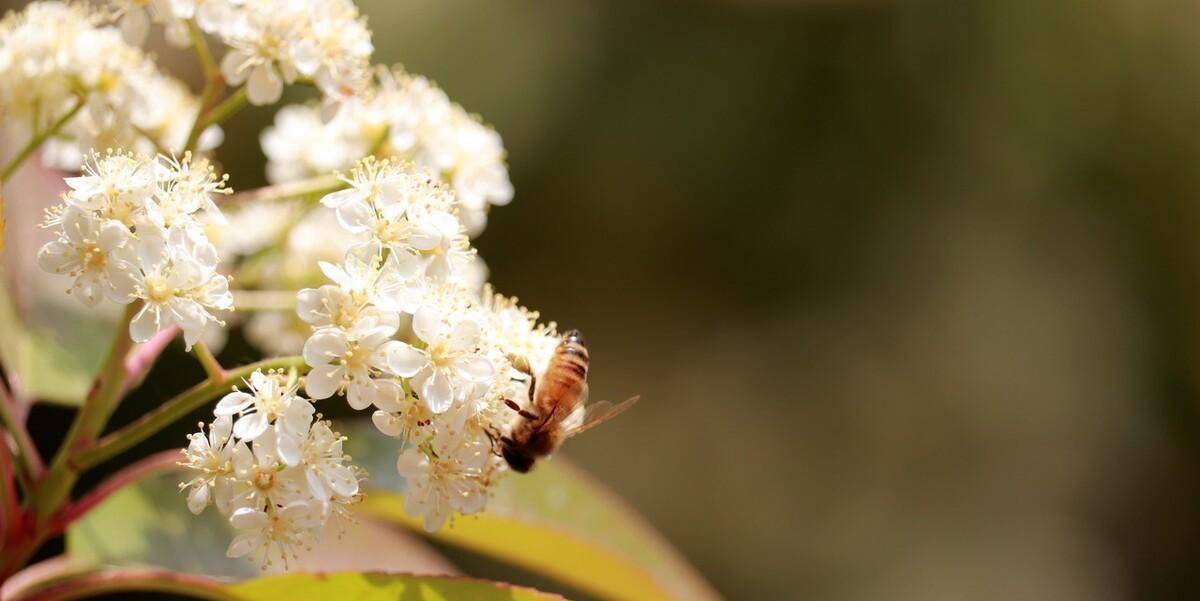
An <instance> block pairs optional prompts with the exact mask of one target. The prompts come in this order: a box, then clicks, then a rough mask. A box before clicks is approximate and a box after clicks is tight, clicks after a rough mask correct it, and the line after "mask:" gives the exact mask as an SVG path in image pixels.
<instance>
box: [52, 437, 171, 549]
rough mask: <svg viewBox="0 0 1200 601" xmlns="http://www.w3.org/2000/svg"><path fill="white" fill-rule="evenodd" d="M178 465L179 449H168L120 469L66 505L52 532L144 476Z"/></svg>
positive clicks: (61, 528) (64, 527)
mask: <svg viewBox="0 0 1200 601" xmlns="http://www.w3.org/2000/svg"><path fill="white" fill-rule="evenodd" d="M178 463H179V449H169V450H166V451H161V452H158V453H155V454H153V455H150V456H149V457H145V458H143V459H141V460H138V461H136V462H134V463H131V464H129V465H127V466H125V467H123V468H121V470H120V471H118V472H117V473H115V474H113V475H111V476H109V477H108V478H106V479H105V480H104V481H103V482H101V483H100V484H99V485H97V486H96V488H93V489H92V490H91V491H89V492H88V493H87V494H85V495H84V496H83V497H81V498H80V499H79V500H78V501H75V502H74V503H70V504H68V505H67V506H66V507H65V508H64V509H63V512H62V514H61V515H60V516H59V517H58V519H56V520H55V523H54V527H53V530H54V531H55V532H61V531H63V530H65V529H66V527H67V526H70V525H71V523H73V522H74V521H75V520H78V519H79V518H81V517H83V516H84V515H86V514H87V512H89V511H91V510H92V509H93V508H95V507H96V506H97V505H99V504H100V503H101V502H102V501H104V500H105V499H107V498H108V497H109V496H111V495H112V494H113V493H115V492H117V491H118V490H120V489H122V488H124V487H125V486H128V485H130V484H133V483H135V482H137V481H139V480H141V479H142V478H145V477H146V476H150V475H152V474H156V473H158V472H161V471H165V470H168V469H171V468H174V467H176V465H178Z"/></svg>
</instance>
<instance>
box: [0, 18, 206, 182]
mask: <svg viewBox="0 0 1200 601" xmlns="http://www.w3.org/2000/svg"><path fill="white" fill-rule="evenodd" d="M104 19H105V15H104V14H103V13H100V12H98V11H96V10H95V9H92V8H90V7H88V6H87V5H84V4H67V3H63V2H35V3H33V4H30V5H29V6H28V7H26V8H25V9H24V10H22V11H20V12H14V13H9V14H8V15H6V16H5V17H4V19H3V20H0V106H3V107H4V113H5V115H4V116H5V125H7V126H10V127H13V128H14V132H15V133H16V134H17V135H20V136H24V137H29V136H32V135H34V134H35V133H36V132H40V131H45V130H46V129H47V128H48V127H50V126H51V124H53V123H55V122H57V121H58V120H59V119H62V118H65V117H67V116H68V115H69V114H70V111H71V110H72V108H73V107H74V106H75V105H76V104H78V103H82V105H81V106H82V108H80V109H79V111H78V113H76V114H75V115H74V116H73V117H71V118H70V120H69V121H67V123H66V124H65V125H64V126H63V127H62V128H61V130H60V131H59V132H58V133H57V134H56V135H55V136H54V137H53V138H52V139H51V140H50V141H49V142H48V143H47V144H46V147H45V149H44V152H43V158H44V160H45V161H46V162H47V163H48V164H50V165H53V166H56V167H60V168H63V169H69V170H74V169H77V168H78V167H79V165H80V163H81V161H82V159H83V158H84V154H85V153H86V152H87V151H88V150H89V149H91V148H126V149H130V150H135V151H138V152H146V153H150V152H154V151H155V149H156V148H159V147H161V148H167V149H175V150H178V149H181V148H182V146H183V144H184V142H185V140H186V138H187V135H188V132H189V130H190V128H191V126H192V122H193V121H194V119H195V117H196V115H197V113H198V112H199V110H200V103H199V101H198V100H197V99H196V98H195V97H194V96H193V95H192V94H191V93H190V92H189V91H188V89H187V88H186V87H185V86H184V85H183V84H182V83H180V82H179V81H177V80H175V79H174V78H171V77H169V76H167V75H165V74H163V73H162V72H160V71H159V70H158V68H157V67H156V66H155V64H154V62H153V61H152V60H151V59H150V57H148V56H147V55H146V54H145V53H143V52H142V51H141V50H140V49H138V48H136V47H133V46H130V45H129V44H127V43H126V42H125V41H124V40H123V39H122V37H121V34H120V33H119V32H118V31H117V30H116V29H114V28H113V27H109V26H105V25H103V22H104ZM220 137H221V136H220V131H219V129H212V130H209V131H208V132H207V135H206V136H205V137H204V138H203V141H204V142H205V143H206V144H207V145H208V147H211V146H214V145H215V144H216V143H218V142H219V140H220Z"/></svg>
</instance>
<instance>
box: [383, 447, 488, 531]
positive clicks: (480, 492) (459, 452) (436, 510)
mask: <svg viewBox="0 0 1200 601" xmlns="http://www.w3.org/2000/svg"><path fill="white" fill-rule="evenodd" d="M428 451H429V452H426V451H425V450H422V449H418V448H409V449H407V450H405V451H404V452H403V453H401V454H400V458H399V459H398V460H397V461H396V470H397V471H398V472H399V473H400V475H401V476H404V478H405V480H406V483H407V488H406V490H405V492H404V511H405V512H407V513H409V514H411V515H414V516H420V517H422V518H423V525H424V527H425V530H427V531H429V532H433V531H436V530H437V529H438V528H441V527H442V525H443V524H445V523H446V520H447V519H448V518H449V517H450V514H451V513H452V512H454V511H458V512H460V513H464V514H466V513H475V512H477V511H480V510H481V509H483V507H484V505H485V504H486V503H487V488H486V486H485V483H484V475H485V470H486V468H487V463H488V457H489V455H490V451H489V450H488V445H487V443H484V442H481V441H479V440H477V439H476V440H459V439H456V438H451V437H449V436H438V437H435V438H434V440H433V442H432V444H431V446H430V448H429V449H428Z"/></svg>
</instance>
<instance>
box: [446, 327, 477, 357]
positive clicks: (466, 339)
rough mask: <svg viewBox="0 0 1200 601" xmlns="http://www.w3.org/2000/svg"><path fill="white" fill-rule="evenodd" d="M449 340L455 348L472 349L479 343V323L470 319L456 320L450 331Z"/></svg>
mask: <svg viewBox="0 0 1200 601" xmlns="http://www.w3.org/2000/svg"><path fill="white" fill-rule="evenodd" d="M449 342H450V345H451V346H452V347H454V348H456V349H463V350H471V349H474V348H475V346H476V345H477V344H478V343H479V324H477V323H475V321H474V320H470V319H468V320H465V321H460V322H458V323H457V324H455V326H454V329H453V330H451V331H450V337H449Z"/></svg>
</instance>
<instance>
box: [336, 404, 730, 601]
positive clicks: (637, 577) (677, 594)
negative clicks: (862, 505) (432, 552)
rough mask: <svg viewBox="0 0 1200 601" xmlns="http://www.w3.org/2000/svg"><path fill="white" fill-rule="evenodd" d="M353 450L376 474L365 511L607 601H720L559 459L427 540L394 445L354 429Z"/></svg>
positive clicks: (627, 512)
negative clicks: (409, 503) (408, 502)
mask: <svg viewBox="0 0 1200 601" xmlns="http://www.w3.org/2000/svg"><path fill="white" fill-rule="evenodd" d="M349 430H350V431H349V432H347V436H348V437H349V440H348V444H349V445H350V448H349V452H350V453H351V454H353V455H354V457H355V460H356V461H358V462H360V463H361V464H363V465H364V466H366V467H367V468H368V469H370V470H371V480H370V481H369V482H368V484H369V485H370V486H371V489H370V490H368V493H367V497H366V500H365V501H364V503H363V506H362V507H361V509H360V513H364V514H367V515H373V516H375V517H377V518H381V519H385V520H388V521H391V522H395V523H397V524H401V525H403V526H405V527H407V528H410V529H412V530H414V531H417V532H420V533H421V534H423V535H425V536H428V537H429V538H432V539H433V540H436V541H440V542H443V543H446V544H450V545H454V546H457V547H461V548H464V549H468V550H470V551H474V552H476V553H480V554H482V555H486V556H488V557H491V558H493V559H496V560H499V561H501V562H505V563H509V564H512V565H516V566H520V567H522V568H525V569H527V570H530V571H533V572H537V573H539V574H542V575H545V576H548V577H551V578H554V579H556V580H558V581H560V582H563V583H564V584H567V585H570V586H573V587H575V588H577V589H579V590H581V591H584V592H587V593H590V594H593V595H596V596H598V597H601V598H606V599H647V600H650V599H716V598H718V595H717V594H716V593H715V592H714V591H713V590H712V588H711V587H710V586H709V585H708V584H707V583H706V582H705V581H704V580H703V578H701V577H700V576H699V575H698V574H697V573H696V571H695V570H694V569H693V568H692V567H691V566H690V565H689V564H688V563H687V562H686V561H685V560H684V559H683V558H682V556H681V555H680V554H679V552H678V551H676V550H675V549H674V548H672V547H671V546H670V544H668V543H667V542H666V541H665V540H664V539H663V537H662V536H661V535H660V534H659V533H658V532H656V531H655V530H654V529H653V527H651V526H650V525H649V524H648V523H647V522H646V521H645V519H644V518H642V517H641V516H639V515H638V514H637V513H636V512H634V511H633V509H631V508H630V507H629V506H628V505H627V504H626V503H625V502H623V501H622V500H621V499H619V498H618V497H616V496H615V495H614V494H613V493H612V492H611V491H609V490H608V489H606V488H604V487H603V486H602V485H601V484H599V483H598V482H596V481H595V480H593V479H591V478H590V477H588V476H587V475H586V474H584V473H583V472H582V471H581V470H579V469H578V468H575V467H573V466H572V465H571V464H570V463H569V462H566V461H564V460H563V459H562V458H556V459H554V460H553V461H544V462H541V463H539V464H538V465H537V467H535V468H534V470H533V471H532V472H531V473H529V474H524V475H522V474H510V475H508V476H506V477H505V478H504V479H503V480H502V481H501V483H500V484H499V485H498V487H497V490H496V493H495V495H494V497H493V498H492V499H491V500H490V501H489V502H488V509H487V511H486V512H484V513H482V514H479V515H474V516H467V517H459V518H457V519H455V520H454V521H453V522H452V523H451V524H449V525H447V526H446V527H444V528H442V529H441V530H439V531H438V532H435V533H433V534H429V533H426V532H424V530H423V529H422V528H421V524H420V521H419V520H416V519H414V518H412V517H411V516H408V515H407V514H406V513H405V512H404V509H403V499H402V496H401V494H400V492H399V491H402V490H403V481H402V479H400V478H399V476H397V475H396V469H395V465H394V462H395V456H396V452H397V449H396V447H395V444H396V443H395V441H393V440H391V439H389V438H386V437H383V436H382V435H380V434H378V433H377V432H375V430H374V429H373V428H371V427H370V426H369V425H366V424H354V425H353V427H351V428H350V429H349Z"/></svg>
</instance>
